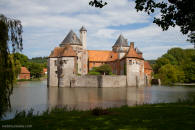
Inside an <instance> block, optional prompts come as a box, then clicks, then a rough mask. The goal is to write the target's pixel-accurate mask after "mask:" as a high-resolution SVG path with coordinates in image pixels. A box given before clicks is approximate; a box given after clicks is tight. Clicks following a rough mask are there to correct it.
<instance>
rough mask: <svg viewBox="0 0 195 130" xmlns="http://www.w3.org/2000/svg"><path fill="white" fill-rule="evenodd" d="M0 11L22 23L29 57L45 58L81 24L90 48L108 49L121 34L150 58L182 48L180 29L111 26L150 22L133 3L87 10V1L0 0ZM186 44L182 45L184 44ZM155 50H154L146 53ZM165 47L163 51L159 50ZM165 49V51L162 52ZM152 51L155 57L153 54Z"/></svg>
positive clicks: (112, 1) (120, 0) (111, 0)
mask: <svg viewBox="0 0 195 130" xmlns="http://www.w3.org/2000/svg"><path fill="white" fill-rule="evenodd" d="M0 1H1V2H0V12H1V13H3V14H5V15H6V16H8V17H11V18H17V19H20V20H21V21H22V24H23V26H24V33H23V38H24V51H23V52H24V53H25V54H27V55H28V56H29V57H34V56H47V55H49V53H50V51H51V50H52V49H53V48H54V47H55V46H58V45H59V44H60V42H61V41H62V40H63V39H64V37H65V35H66V34H67V33H68V31H69V30H70V29H73V30H74V31H75V32H76V33H77V34H78V30H79V28H80V27H81V26H82V25H84V26H85V27H86V28H87V30H88V32H87V47H88V48H89V49H96V50H97V49H103V50H105V49H111V47H112V45H113V44H114V42H115V41H116V39H117V38H118V36H119V35H120V33H122V34H124V36H125V37H126V38H128V40H129V41H134V42H135V44H136V46H138V47H139V48H140V49H141V50H143V52H144V56H145V57H147V58H149V57H150V56H153V58H156V57H157V56H160V55H162V53H164V52H165V51H166V50H167V49H168V48H169V47H172V46H175V45H176V46H180V47H183V48H185V47H186V46H188V45H189V44H187V43H186V41H185V40H186V36H183V35H182V34H181V33H180V32H179V28H178V27H177V28H175V29H173V28H172V29H170V30H169V31H167V32H163V31H161V29H160V28H159V27H157V26H155V25H154V24H149V26H146V27H143V28H139V29H133V30H120V29H119V30H117V29H112V28H110V26H118V27H119V28H120V26H121V25H131V24H132V26H133V25H134V24H138V23H139V24H142V23H151V19H152V18H151V17H150V16H147V15H146V14H145V13H142V12H141V13H140V12H136V10H135V9H134V7H135V3H134V2H133V1H128V0H107V1H108V5H107V6H105V7H104V8H102V9H98V8H94V7H90V6H89V5H88V2H89V0H74V1H72V0H57V1H56V0H42V1H40V0H0ZM184 43H185V44H184ZM148 48H150V49H151V48H154V49H155V50H148ZM162 48H164V49H162ZM162 50H164V51H162ZM153 52H154V53H155V54H153Z"/></svg>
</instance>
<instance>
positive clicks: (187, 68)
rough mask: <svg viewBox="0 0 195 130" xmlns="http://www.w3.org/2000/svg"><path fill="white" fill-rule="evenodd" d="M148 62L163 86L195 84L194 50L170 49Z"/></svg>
mask: <svg viewBox="0 0 195 130" xmlns="http://www.w3.org/2000/svg"><path fill="white" fill-rule="evenodd" d="M149 62H150V63H151V65H152V68H153V71H154V75H153V76H154V78H160V79H161V81H162V83H163V84H174V83H176V82H179V83H195V49H181V48H172V49H170V50H168V51H167V53H165V54H164V55H162V56H161V57H159V58H158V59H157V60H156V61H155V60H151V61H149Z"/></svg>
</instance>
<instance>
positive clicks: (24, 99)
mask: <svg viewBox="0 0 195 130" xmlns="http://www.w3.org/2000/svg"><path fill="white" fill-rule="evenodd" d="M193 97H195V87H184V86H174V87H173V86H172V87H168V86H152V87H144V88H136V87H129V88H57V87H55V88H47V82H46V80H43V81H25V82H18V83H17V84H16V85H15V86H14V89H13V94H12V96H11V110H10V111H9V112H7V113H6V115H5V117H4V119H10V118H13V117H14V116H15V113H16V111H17V112H20V111H23V110H25V111H29V110H30V109H33V110H34V114H37V112H39V113H41V112H43V111H46V110H47V109H48V108H49V109H50V108H53V107H55V106H67V107H68V108H70V109H71V108H75V109H81V110H87V109H93V108H94V107H102V108H107V107H119V106H122V105H128V106H134V105H138V104H143V103H148V104H152V103H162V102H166V103H168V102H177V101H178V100H179V99H181V100H182V99H190V98H193Z"/></svg>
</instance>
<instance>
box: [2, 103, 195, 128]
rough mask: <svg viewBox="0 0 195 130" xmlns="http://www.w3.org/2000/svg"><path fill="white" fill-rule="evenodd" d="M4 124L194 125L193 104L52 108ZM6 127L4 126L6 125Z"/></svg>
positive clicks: (138, 126) (170, 126)
mask: <svg viewBox="0 0 195 130" xmlns="http://www.w3.org/2000/svg"><path fill="white" fill-rule="evenodd" d="M5 125H32V127H31V128H28V129H42V130H44V129H65V130H73V129H74V130H80V129H82V130H88V129H98V130H105V129H106V130H116V129H117V130H118V129H121V130H126V129H133V130H134V129H139V130H146V129H163V130H166V129H171V130H172V129H175V130H180V129H181V130H188V129H192V130H193V129H195V104H194V103H192V104H190V103H163V104H153V105H147V104H146V105H142V106H135V107H128V106H122V107H120V108H109V109H101V108H96V109H94V110H90V111H77V110H72V111H68V110H67V109H65V108H56V109H53V110H52V111H51V112H48V111H47V112H45V113H43V114H42V115H41V116H32V113H28V114H27V115H25V113H20V114H18V115H17V116H16V117H15V119H12V120H6V121H0V126H1V127H2V126H5ZM6 129H8V128H6Z"/></svg>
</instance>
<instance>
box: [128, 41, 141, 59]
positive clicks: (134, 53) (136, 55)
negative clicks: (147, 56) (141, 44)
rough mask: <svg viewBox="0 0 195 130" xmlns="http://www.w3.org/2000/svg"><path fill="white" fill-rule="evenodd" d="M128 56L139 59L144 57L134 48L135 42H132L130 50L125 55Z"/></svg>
mask: <svg viewBox="0 0 195 130" xmlns="http://www.w3.org/2000/svg"><path fill="white" fill-rule="evenodd" d="M125 57H126V58H138V59H143V57H142V55H138V53H137V52H136V50H135V48H134V43H131V44H130V47H129V51H128V52H127V54H126V55H125Z"/></svg>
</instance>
